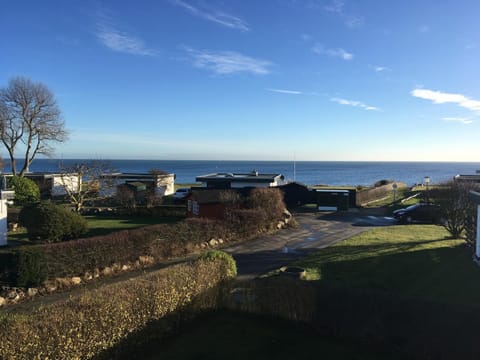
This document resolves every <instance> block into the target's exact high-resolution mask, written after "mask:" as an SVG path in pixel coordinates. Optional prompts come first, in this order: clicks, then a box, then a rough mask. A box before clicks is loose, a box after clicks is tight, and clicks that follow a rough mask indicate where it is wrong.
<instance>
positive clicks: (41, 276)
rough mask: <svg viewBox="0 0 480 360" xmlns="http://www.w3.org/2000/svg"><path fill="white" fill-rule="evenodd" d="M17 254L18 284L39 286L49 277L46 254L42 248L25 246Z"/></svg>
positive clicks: (21, 285)
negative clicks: (45, 263)
mask: <svg viewBox="0 0 480 360" xmlns="http://www.w3.org/2000/svg"><path fill="white" fill-rule="evenodd" d="M16 254H17V271H18V273H17V285H18V286H20V287H31V286H38V285H40V284H42V283H43V282H44V281H45V280H46V279H47V271H46V268H45V266H44V262H45V255H44V254H43V252H42V251H41V250H40V249H36V248H34V247H24V248H23V249H22V250H21V251H18V252H16Z"/></svg>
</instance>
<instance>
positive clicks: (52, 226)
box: [19, 202, 88, 242]
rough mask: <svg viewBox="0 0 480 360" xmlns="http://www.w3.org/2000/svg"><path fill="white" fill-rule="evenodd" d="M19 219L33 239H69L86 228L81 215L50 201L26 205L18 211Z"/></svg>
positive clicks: (83, 232)
mask: <svg viewBox="0 0 480 360" xmlns="http://www.w3.org/2000/svg"><path fill="white" fill-rule="evenodd" d="M19 221H20V224H21V225H22V226H24V227H25V228H26V229H27V234H28V238H29V239H30V240H33V241H36V240H41V241H46V242H57V241H62V240H70V239H74V238H78V237H79V236H81V235H83V234H85V233H86V232H87V230H88V226H87V221H86V220H85V219H84V218H83V217H82V216H81V215H79V214H77V213H74V212H72V211H69V210H68V209H66V208H64V207H63V206H60V205H55V204H53V203H50V202H38V203H34V204H29V205H26V206H25V207H24V208H23V209H22V211H21V212H20V215H19Z"/></svg>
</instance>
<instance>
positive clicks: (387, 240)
mask: <svg viewBox="0 0 480 360" xmlns="http://www.w3.org/2000/svg"><path fill="white" fill-rule="evenodd" d="M447 236H448V233H447V232H446V231H445V230H444V229H443V228H442V227H440V226H435V225H409V226H391V227H382V228H377V229H374V230H371V231H368V232H365V233H362V234H360V235H357V236H354V237H352V238H350V239H348V240H346V241H343V242H341V243H338V244H336V245H334V246H331V247H329V248H326V249H323V250H321V251H319V252H318V253H316V254H314V255H312V256H310V257H308V258H305V259H304V260H302V261H300V262H298V263H296V265H300V266H302V267H304V268H306V269H307V272H308V278H309V279H312V280H319V281H324V282H328V283H332V284H334V285H336V286H337V285H339V286H345V287H357V288H372V289H377V290H383V291H387V292H390V293H393V294H398V295H399V296H402V297H408V298H414V299H423V300H432V301H435V302H444V303H452V304H473V305H475V304H479V303H480V286H479V281H480V268H479V267H478V266H477V265H475V264H474V263H473V261H472V259H471V249H468V248H466V247H465V245H464V242H463V241H462V240H452V239H448V238H447Z"/></svg>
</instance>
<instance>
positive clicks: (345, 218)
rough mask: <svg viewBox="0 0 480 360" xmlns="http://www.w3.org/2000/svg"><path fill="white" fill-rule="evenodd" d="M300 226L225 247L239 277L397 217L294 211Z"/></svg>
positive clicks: (253, 274) (256, 273)
mask: <svg viewBox="0 0 480 360" xmlns="http://www.w3.org/2000/svg"><path fill="white" fill-rule="evenodd" d="M295 219H296V220H297V222H298V223H299V226H298V227H297V228H289V229H286V230H282V231H279V232H277V233H275V234H273V235H268V236H264V237H261V238H258V239H255V240H253V241H248V242H244V243H241V244H235V245H233V246H230V247H227V248H224V249H223V250H224V251H226V252H228V253H230V254H231V255H232V256H233V257H234V259H235V261H236V262H237V269H238V278H239V280H248V279H252V278H255V277H257V276H259V275H261V274H264V273H266V272H268V271H271V270H274V269H278V268H280V267H282V266H284V265H287V264H288V263H291V262H292V261H294V260H296V259H299V258H301V257H303V256H306V255H308V254H309V253H311V252H315V251H317V250H319V249H322V248H325V247H327V246H330V245H332V244H334V243H336V242H339V241H342V240H345V239H347V238H350V237H351V236H353V235H356V234H359V233H361V232H363V231H366V230H368V229H370V228H372V227H376V226H389V225H393V224H395V220H393V219H392V218H388V217H383V216H374V215H369V214H362V213H357V212H337V213H320V212H312V213H299V214H295Z"/></svg>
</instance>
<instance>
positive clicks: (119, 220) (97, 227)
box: [84, 216, 178, 237]
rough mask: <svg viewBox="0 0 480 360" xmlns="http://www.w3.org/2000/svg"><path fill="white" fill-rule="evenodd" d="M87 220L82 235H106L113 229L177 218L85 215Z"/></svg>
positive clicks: (141, 225) (117, 229)
mask: <svg viewBox="0 0 480 360" xmlns="http://www.w3.org/2000/svg"><path fill="white" fill-rule="evenodd" d="M85 218H86V219H87V221H88V233H87V234H86V235H85V236H84V237H90V236H98V235H106V234H109V233H111V232H114V231H120V230H127V229H134V228H139V227H144V226H148V225H154V224H170V223H174V222H176V221H178V219H177V218H170V217H165V218H163V217H153V216H145V217H143V216H134V217H132V216H124V217H114V218H113V217H112V218H108V217H96V216H85Z"/></svg>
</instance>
